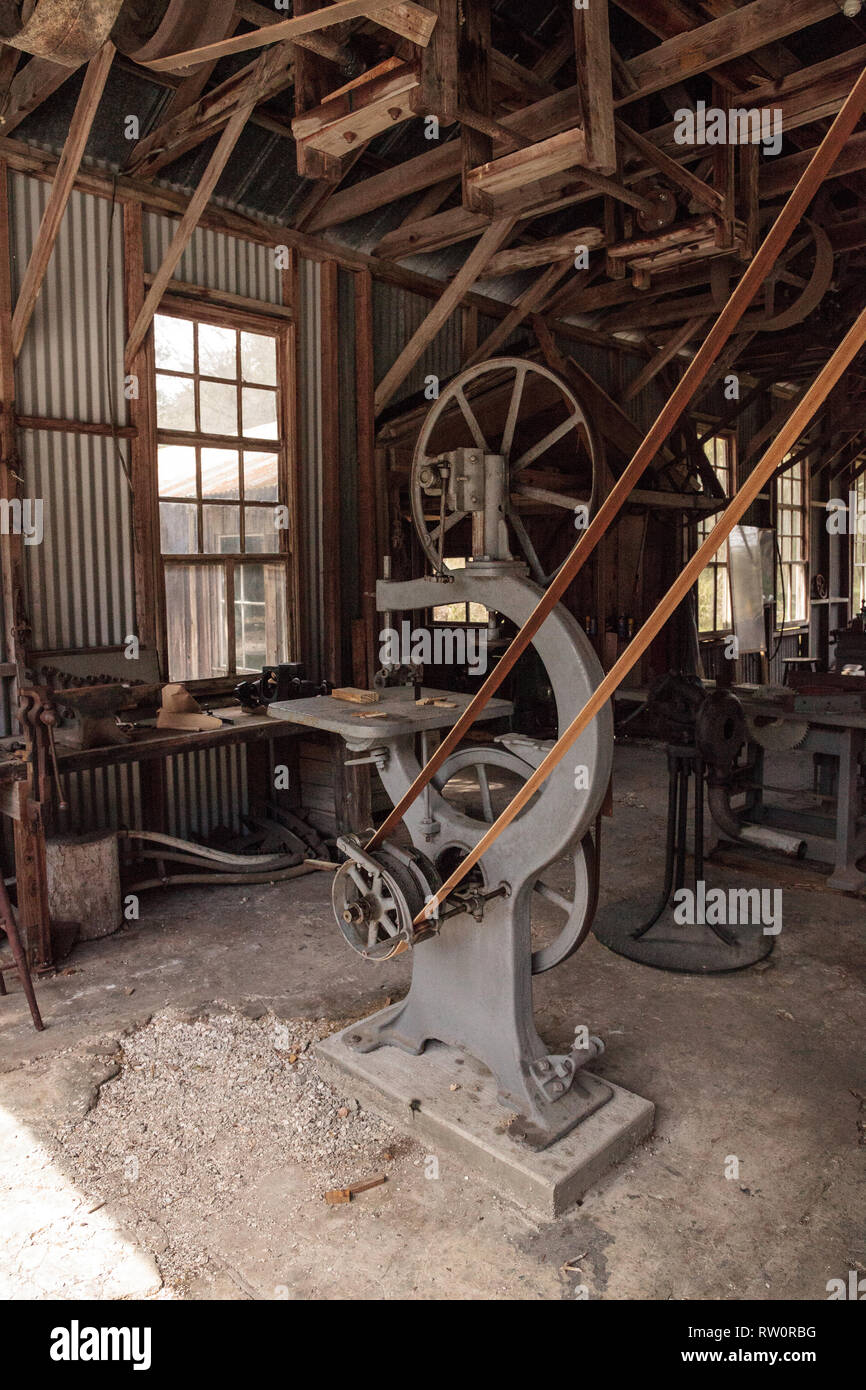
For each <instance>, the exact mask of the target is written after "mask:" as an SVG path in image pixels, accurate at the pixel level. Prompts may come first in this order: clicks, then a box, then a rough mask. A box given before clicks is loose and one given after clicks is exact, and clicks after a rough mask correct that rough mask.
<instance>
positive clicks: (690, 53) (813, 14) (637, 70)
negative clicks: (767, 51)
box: [616, 0, 839, 106]
mask: <svg viewBox="0 0 866 1390" xmlns="http://www.w3.org/2000/svg"><path fill="white" fill-rule="evenodd" d="M838 13H839V8H838V6H837V5H836V3H835V0H751V3H750V4H748V5H743V6H741V7H740V8H739V9H736V10H734V11H733V12H732V13H730V14H726V15H722V16H721V17H720V18H718V19H712V20H710V21H709V23H707V24H702V25H700V27H699V28H697V29H690V30H688V31H687V32H685V33H681V34H677V35H675V36H674V37H673V38H670V39H666V40H665V41H664V42H663V43H661V44H659V45H658V47H656V48H651V49H648V50H647V52H646V53H641V54H639V55H638V56H637V57H636V58H630V59H629V60H628V62H627V63H626V67H627V68H628V72H629V76H630V78H631V79H632V81H633V82H634V91H632V92H629V93H628V94H627V95H625V96H623V97H620V98H619V99H618V101H617V102H616V105H617V106H624V105H627V104H628V103H630V102H632V101H637V100H638V99H639V98H640V97H644V96H649V95H650V94H651V93H652V92H659V91H661V90H662V89H663V88H664V87H669V86H670V85H671V84H672V83H674V82H683V81H685V80H686V79H687V78H689V77H696V76H697V75H698V74H699V73H702V72H708V71H709V70H710V68H716V67H717V66H718V65H719V63H723V62H725V61H726V60H727V59H729V58H740V57H742V56H743V55H744V54H746V53H750V52H752V50H753V49H755V48H758V47H760V46H761V45H762V44H765V43H774V42H775V41H776V40H777V39H784V38H787V37H788V36H789V35H790V34H795V33H797V32H798V30H800V29H806V28H808V27H809V25H812V24H817V23H818V21H819V20H822V19H829V18H830V17H831V16H834V15H838Z"/></svg>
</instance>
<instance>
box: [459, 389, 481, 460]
mask: <svg viewBox="0 0 866 1390" xmlns="http://www.w3.org/2000/svg"><path fill="white" fill-rule="evenodd" d="M455 400H456V401H457V404H458V405H459V407H460V409H461V411H462V414H463V418H464V420H465V421H466V423H467V425H468V426H469V428H470V430H471V431H472V438H473V439H474V440H475V444H476V447H477V448H479V449H481V451H482V452H483V453H487V452H488V449H487V440H486V439H485V438H484V432H483V430H482V428H481V426H480V425H479V423H478V420H477V419H476V417H475V412H474V410H473V409H472V406H471V405H470V404H469V402H468V401H467V399H466V397H465V396H464V394H463V392H462V391H459V390H458V391H457V392H455Z"/></svg>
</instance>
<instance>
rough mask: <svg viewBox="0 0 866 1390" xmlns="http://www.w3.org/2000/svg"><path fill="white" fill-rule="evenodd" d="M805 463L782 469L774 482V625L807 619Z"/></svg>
mask: <svg viewBox="0 0 866 1390" xmlns="http://www.w3.org/2000/svg"><path fill="white" fill-rule="evenodd" d="M807 527H808V508H807V502H806V461H805V459H800V461H799V462H798V463H795V464H793V465H792V466H791V467H790V468H786V469H785V472H784V473H780V474H779V476H778V478H777V479H776V535H777V538H778V544H779V553H778V556H777V559H776V623H777V624H778V626H779V627H782V626H784V624H785V623H802V622H805V621H806V618H807V617H808V612H807V604H806V596H807V588H808V582H809V576H808V569H809V554H808V542H807Z"/></svg>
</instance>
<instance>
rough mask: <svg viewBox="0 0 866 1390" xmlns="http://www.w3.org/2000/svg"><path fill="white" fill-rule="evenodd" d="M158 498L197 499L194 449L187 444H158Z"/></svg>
mask: <svg viewBox="0 0 866 1390" xmlns="http://www.w3.org/2000/svg"><path fill="white" fill-rule="evenodd" d="M158 468H159V495H160V497H197V496H198V485H197V483H196V476H195V449H193V448H191V447H190V446H189V445H188V444H160V446H159V450H158Z"/></svg>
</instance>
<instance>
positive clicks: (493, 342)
mask: <svg viewBox="0 0 866 1390" xmlns="http://www.w3.org/2000/svg"><path fill="white" fill-rule="evenodd" d="M488 269H489V267H488ZM568 269H569V267H568V265H567V264H565V265H563V264H562V263H559V264H554V265H551V266H548V268H547V270H545V271H543V273H542V274H541V275H539V276H538V277H537V278H536V279H535V280H533V282H532V284H531V285H530V286H529V288H528V289H526V290H524V291H523V294H522V295H521V296H520V298H519V299H518V300H517V301H516V303H515V304H514V307H513V308H512V309H511V311H510V313H508V314H506V316H505V318H504V319H500V321H499V323H497V325H496V327H495V328H494V329H492V330H491V332H490V333H489V334H488V335H487V337H486V338H485V340H484V342H483V343H481V344H480V345H479V347H477V348H476V349H475V351H474V352H473V353H472V355H471V356H470V357H469V358H467V360H466V362H465V363H464V364H463V365H464V367H474V366H475V364H476V362H483V361H484V360H485V359H486V358H488V357H492V356H493V355H494V353H496V352H498V351H499V349H500V348H501V347H502V344H503V343H505V342H506V341H507V340H508V339H509V338H510V337H511V334H512V333H513V332H514V330H515V329H516V328H519V327H520V325H521V323H523V321H524V319H527V318H529V316H530V315H531V314H534V313H536V311H537V310H539V309H540V308H541V306H542V304H543V303H544V301H545V300H546V299H547V298H549V296H550V292H551V290H552V289H554V288H555V286H556V285H558V284H559V282H560V280H561V279H562V278H563V276H564V275H567V274H568ZM486 274H487V272H486V271H485V278H486Z"/></svg>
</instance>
